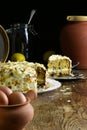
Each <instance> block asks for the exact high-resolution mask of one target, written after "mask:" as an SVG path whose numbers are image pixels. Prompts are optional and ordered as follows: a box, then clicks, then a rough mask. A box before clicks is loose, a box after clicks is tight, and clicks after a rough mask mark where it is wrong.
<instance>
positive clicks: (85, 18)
mask: <svg viewBox="0 0 87 130" xmlns="http://www.w3.org/2000/svg"><path fill="white" fill-rule="evenodd" d="M66 19H67V21H87V16H67V18H66Z"/></svg>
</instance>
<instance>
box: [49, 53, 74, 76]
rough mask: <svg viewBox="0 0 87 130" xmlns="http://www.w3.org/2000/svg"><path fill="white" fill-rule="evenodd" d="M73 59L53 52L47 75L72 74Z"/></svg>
mask: <svg viewBox="0 0 87 130" xmlns="http://www.w3.org/2000/svg"><path fill="white" fill-rule="evenodd" d="M71 75H72V60H71V59H70V58H69V57H67V56H62V55H58V54H53V55H51V56H50V57H49V58H48V63H47V76H48V77H49V76H54V77H55V76H57V77H58V76H71Z"/></svg>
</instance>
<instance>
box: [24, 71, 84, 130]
mask: <svg viewBox="0 0 87 130" xmlns="http://www.w3.org/2000/svg"><path fill="white" fill-rule="evenodd" d="M80 72H81V73H84V75H85V76H87V70H80ZM60 82H61V83H62V85H61V87H60V88H58V89H56V90H53V91H51V92H46V93H42V94H38V98H37V99H36V100H34V101H32V105H33V106H34V109H35V114H34V118H33V120H32V121H31V122H30V123H29V124H27V126H26V128H25V129H26V130H87V78H86V77H85V79H76V80H70V81H60Z"/></svg>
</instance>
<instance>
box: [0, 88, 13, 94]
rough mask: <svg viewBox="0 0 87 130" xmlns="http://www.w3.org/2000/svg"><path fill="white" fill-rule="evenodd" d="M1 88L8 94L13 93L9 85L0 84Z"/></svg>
mask: <svg viewBox="0 0 87 130" xmlns="http://www.w3.org/2000/svg"><path fill="white" fill-rule="evenodd" d="M0 90H1V91H3V92H4V93H5V94H6V95H7V96H8V95H10V94H11V93H12V90H11V89H10V88H8V87H7V86H0Z"/></svg>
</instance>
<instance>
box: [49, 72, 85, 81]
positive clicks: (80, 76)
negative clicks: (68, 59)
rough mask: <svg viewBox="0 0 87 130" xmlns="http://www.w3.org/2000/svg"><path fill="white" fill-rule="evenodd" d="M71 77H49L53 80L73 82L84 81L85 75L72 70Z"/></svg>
mask: <svg viewBox="0 0 87 130" xmlns="http://www.w3.org/2000/svg"><path fill="white" fill-rule="evenodd" d="M72 73H73V76H59V77H54V76H53V77H50V78H52V79H55V80H75V79H84V78H85V75H84V74H83V73H82V72H80V71H79V70H72Z"/></svg>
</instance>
